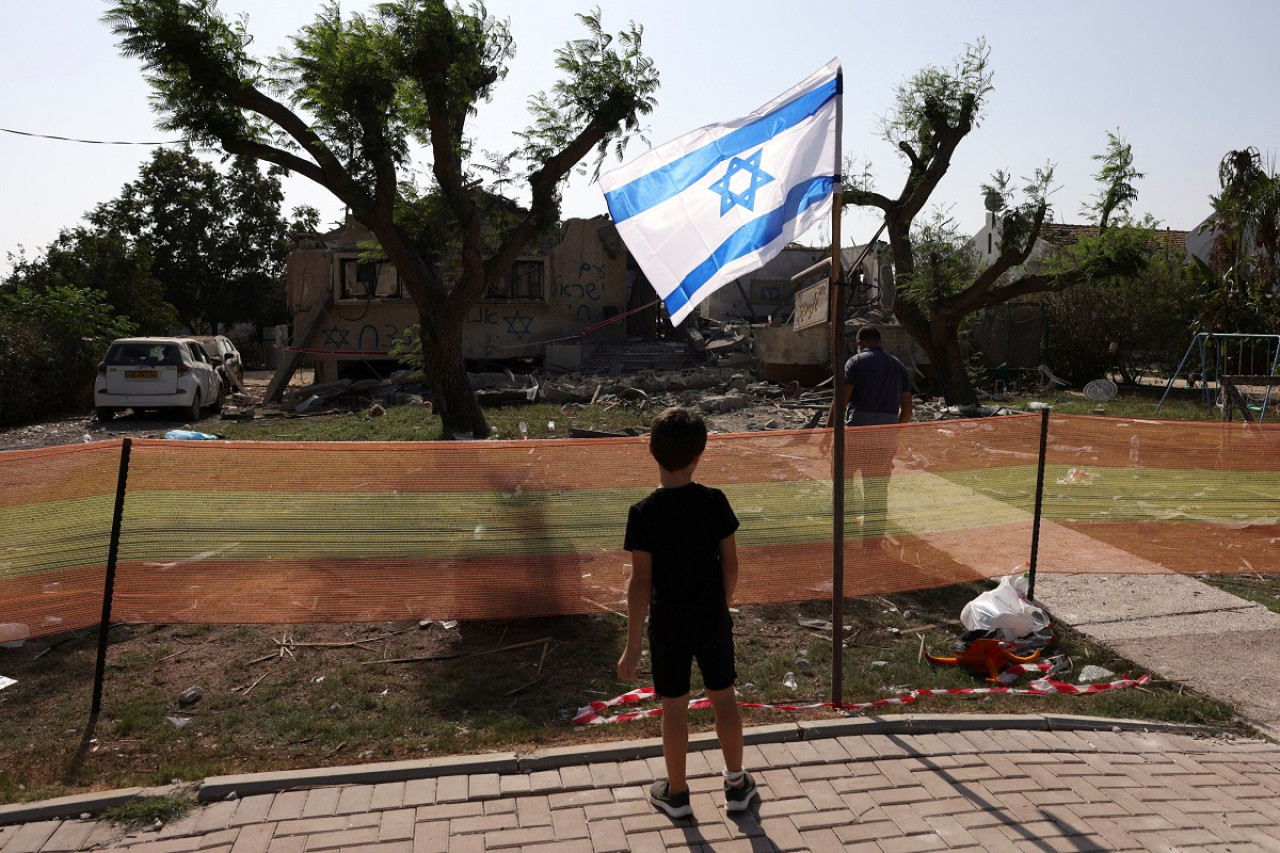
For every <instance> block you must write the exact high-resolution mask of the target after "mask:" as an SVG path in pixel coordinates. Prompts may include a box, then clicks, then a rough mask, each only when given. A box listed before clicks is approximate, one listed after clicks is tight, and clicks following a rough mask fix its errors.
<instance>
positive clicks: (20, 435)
mask: <svg viewBox="0 0 1280 853" xmlns="http://www.w3.org/2000/svg"><path fill="white" fill-rule="evenodd" d="M310 373H311V372H310V370H300V371H298V373H297V374H295V376H294V378H293V379H292V381H291V382H290V383H289V385H290V387H301V386H305V385H307V384H309V383H310V381H311V375H310ZM270 381H271V371H268V370H256V371H246V372H245V375H244V385H245V390H246V391H247V394H248V396H249V397H251V398H253V399H255V400H257V401H258V402H261V400H262V399H263V397H264V396H265V394H266V390H267V384H268V383H269V382H270ZM809 416H810V412H808V411H805V410H789V411H788V410H782V409H780V408H779V407H778V406H777V404H776V402H775V401H773V400H766V399H759V400H755V401H753V404H752V405H748V406H746V407H744V408H741V409H738V410H736V411H733V412H718V413H716V414H715V415H714V416H713V418H714V421H715V424H716V427H717V429H719V431H721V432H739V431H748V430H751V429H759V428H760V425H762V424H766V423H770V422H772V423H773V427H774V428H783V429H798V428H799V427H802V426H804V424H805V421H807V420H808V418H809ZM218 421H219V416H218V415H217V414H215V413H213V412H210V411H206V412H205V414H204V417H203V418H201V419H200V420H199V421H197V422H194V423H192V422H188V421H181V420H178V419H176V418H174V417H171V416H167V415H164V414H157V413H155V412H150V413H144V414H133V413H132V412H131V413H129V414H125V415H116V417H115V418H113V419H112V420H110V421H108V422H102V421H99V420H98V417H97V415H95V414H93V413H92V412H86V413H84V414H80V415H67V416H64V417H61V418H52V419H50V420H47V421H43V422H41V423H37V424H28V425H26V426H20V427H11V428H9V429H3V430H0V450H28V449H31V448H37V447H57V446H60V445H65V444H79V443H81V442H89V441H114V440H115V439H118V438H124V437H126V436H130V437H133V438H162V437H163V436H164V434H165V433H166V432H168V431H169V430H172V429H183V428H190V429H197V430H199V429H201V428H202V425H203V428H204V431H206V432H217V429H216V427H215V426H214V425H215V424H217V422H218Z"/></svg>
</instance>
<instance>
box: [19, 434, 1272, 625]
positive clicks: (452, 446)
mask: <svg viewBox="0 0 1280 853" xmlns="http://www.w3.org/2000/svg"><path fill="white" fill-rule="evenodd" d="M1040 435H1041V418H1040V416H1038V415H1025V416H1012V417H1001V418H985V419H975V420H951V421H938V422H934V423H916V424H909V425H906V426H901V427H897V426H890V427H865V428H861V429H857V430H849V431H847V432H846V443H847V449H846V481H845V484H846V485H845V490H846V498H845V500H846V507H845V510H846V511H845V546H844V552H843V553H844V562H845V585H844V591H845V593H846V594H847V595H865V594H872V593H883V592H893V591H901V590H907V589H916V588H926V587H933V586H941V585H945V584H950V583H955V582H958V581H964V580H973V579H976V578H986V577H994V576H997V575H1000V574H1004V573H1006V572H1008V571H1010V570H1011V569H1012V568H1014V567H1015V566H1017V565H1019V564H1021V563H1023V562H1024V561H1026V560H1027V559H1028V557H1029V555H1030V549H1031V542H1032V536H1033V530H1034V508H1035V498H1036V479H1037V463H1038V459H1039V450H1040ZM1278 437H1280V433H1277V432H1276V431H1275V430H1274V429H1271V428H1269V427H1266V426H1263V425H1259V424H1247V425H1245V424H1216V423H1197V424H1190V423H1182V422H1156V421H1129V420H1115V419H1106V418H1093V417H1081V418H1070V417H1057V416H1055V417H1053V418H1052V419H1051V421H1050V428H1049V435H1048V448H1047V467H1046V472H1045V478H1044V495H1043V522H1042V524H1041V528H1040V536H1039V552H1038V554H1039V560H1038V569H1039V570H1040V571H1063V572H1084V571H1114V572H1130V571H1142V572H1150V571H1183V572H1198V571H1205V570H1218V571H1237V570H1238V571H1250V570H1261V569H1263V567H1265V566H1267V565H1268V564H1267V562H1266V560H1265V559H1264V558H1262V557H1261V554H1262V553H1264V550H1265V549H1266V548H1268V547H1269V548H1272V549H1274V547H1275V542H1276V539H1277V537H1278V536H1280V531H1278V530H1277V526H1276V514H1277V513H1278V512H1280V475H1278V473H1277V468H1278V467H1280V453H1277V450H1278V449H1280V448H1278V447H1277V439H1278ZM1134 438H1136V439H1137V443H1136V445H1135V444H1134V442H1133V439H1134ZM831 444H832V436H831V432H830V431H829V430H811V431H785V432H784V431H779V432H763V433H749V434H735V435H722V436H712V438H711V440H710V442H709V444H708V447H707V451H706V453H705V455H704V457H703V461H702V465H701V467H700V468H699V470H698V479H699V480H700V481H702V482H705V483H708V484H710V485H714V486H717V487H719V488H721V489H723V490H724V491H725V492H726V494H727V495H728V496H729V499H730V501H731V503H732V504H733V506H734V509H735V511H736V512H737V514H738V517H739V518H740V519H741V521H742V528H741V530H740V531H739V533H738V543H739V551H740V555H741V562H742V566H743V571H742V577H741V580H740V583H739V595H738V598H739V601H740V602H741V603H764V602H783V601H799V600H813V599H822V598H827V597H829V596H830V594H831V564H832V544H831V543H832V503H833V496H832V483H831V474H830V470H831V468H830V466H831V461H830V460H831ZM120 453H121V445H120V444H119V443H111V444H106V443H99V444H92V445H86V446H83V447H77V448H69V449H62V450H55V451H11V452H7V453H3V454H0V472H2V473H0V483H3V485H4V486H5V487H6V488H5V489H4V492H3V495H4V496H3V498H0V523H2V524H3V529H4V530H5V532H6V535H5V540H6V541H5V543H4V547H5V551H4V554H5V556H4V558H3V559H2V560H0V582H2V583H3V584H4V589H5V592H4V595H3V598H2V600H0V624H3V623H7V624H9V625H20V626H24V627H25V630H27V631H29V632H30V634H31V635H34V636H39V635H42V634H48V633H55V632H57V631H62V630H67V629H69V628H76V627H82V626H85V625H89V624H92V623H94V622H96V621H97V619H98V618H99V616H100V611H101V601H102V595H103V591H102V584H103V578H104V576H105V571H104V570H105V565H106V561H107V553H108V542H109V535H110V528H111V515H112V507H113V501H114V490H115V484H116V476H117V467H118V464H119V457H120ZM656 483H657V476H656V468H655V465H654V462H653V460H652V458H651V457H650V456H649V454H648V450H647V447H646V440H645V439H644V438H636V439H633V438H626V439H563V440H555V441H523V442H493V441H485V442H456V443H454V442H422V443H301V442H299V443H278V442H213V441H164V440H138V441H133V442H132V444H131V452H130V460H129V469H128V491H127V496H126V499H125V502H124V514H123V524H122V534H121V537H120V541H119V554H118V563H117V574H116V578H115V586H114V595H113V601H112V618H113V619H115V620H120V621H129V622H142V623H264V624H274V623H317V622H348V621H400V620H417V619H425V618H432V619H444V618H458V619H490V618H515V617H530V616H541V615H552V614H563V613H582V612H593V611H602V610H611V611H622V610H623V609H624V596H625V589H626V582H627V570H628V564H629V559H628V555H627V554H626V553H625V552H623V551H621V550H620V548H621V544H622V537H623V528H624V526H625V521H626V510H627V507H628V506H629V505H630V504H631V503H633V502H635V501H636V500H639V499H640V498H641V497H643V496H644V495H645V494H647V493H648V492H649V491H650V490H651V489H652V488H654V486H655V485H656Z"/></svg>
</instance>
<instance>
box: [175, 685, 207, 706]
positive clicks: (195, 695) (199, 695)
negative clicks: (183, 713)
mask: <svg viewBox="0 0 1280 853" xmlns="http://www.w3.org/2000/svg"><path fill="white" fill-rule="evenodd" d="M203 698H204V690H202V689H200V688H199V687H188V688H187V689H186V690H184V691H182V692H181V693H179V694H178V706H179V707H181V708H190V707H191V706H192V705H194V704H196V703H197V702H199V701H200V700H201V699H203Z"/></svg>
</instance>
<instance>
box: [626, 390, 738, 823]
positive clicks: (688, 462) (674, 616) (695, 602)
mask: <svg viewBox="0 0 1280 853" xmlns="http://www.w3.org/2000/svg"><path fill="white" fill-rule="evenodd" d="M706 446H707V427H706V424H704V423H703V422H702V419H701V418H699V417H698V416H697V415H694V414H692V413H690V412H689V411H688V410H686V409H681V408H673V409H667V410H666V411H665V412H663V413H662V414H660V415H658V416H657V417H656V418H654V421H653V426H652V429H651V431H650V434H649V453H650V454H652V455H653V458H654V460H656V461H657V463H658V479H659V483H660V484H661V488H659V489H657V490H656V491H654V492H653V493H652V494H650V495H649V496H648V497H646V498H645V499H644V500H642V501H640V502H639V503H637V504H635V505H634V506H632V507H631V509H630V512H629V513H628V515H627V532H626V539H625V541H624V543H623V547H624V548H625V549H626V550H628V551H630V552H631V581H630V583H629V584H628V585H627V645H626V648H625V649H624V650H623V652H622V657H621V658H619V659H618V677H619V678H622V679H624V680H630V679H633V678H635V677H636V674H637V669H638V667H639V664H640V645H641V640H640V635H641V632H642V629H643V626H644V622H645V614H646V613H648V615H649V652H650V656H651V658H652V664H653V685H654V689H655V691H656V692H657V694H658V696H660V697H661V698H662V754H663V759H664V760H665V762H666V765H667V778H666V779H659V780H658V781H656V782H654V783H653V787H652V788H651V789H650V791H649V800H650V801H651V802H652V803H653V804H654V805H655V806H657V807H658V808H660V809H662V810H663V811H664V812H666V813H667V814H669V815H670V816H672V817H684V816H685V815H689V814H692V813H693V809H692V808H691V807H690V806H689V784H688V780H687V779H686V777H685V761H686V757H687V753H688V750H689V717H688V713H689V676H690V672H691V668H692V664H693V661H694V660H695V659H696V660H697V661H698V669H699V671H700V672H701V673H702V680H703V684H704V686H705V687H706V688H707V697H708V698H709V699H710V700H711V707H712V709H713V710H714V711H715V721H716V736H717V737H718V738H719V739H720V749H721V751H722V752H723V754H724V766H725V771H724V779H725V782H724V797H725V809H726V810H727V811H743V810H745V809H746V808H748V807H749V806H750V804H751V799H752V797H755V796H756V795H757V791H756V783H755V780H753V779H752V778H751V777H750V776H749V775H748V774H747V773H746V772H744V771H743V769H742V717H741V715H740V714H739V713H738V702H737V694H736V692H735V690H734V686H733V685H734V681H736V680H737V677H738V673H737V670H736V669H735V668H734V662H733V620H732V618H731V617H730V616H729V602H730V601H731V600H732V599H733V591H734V587H735V586H737V582H738V551H737V546H736V544H735V542H734V532H735V531H736V530H737V529H738V519H737V516H735V515H734V514H733V509H732V508H731V507H730V506H729V501H728V500H727V499H726V498H725V496H724V493H723V492H721V491H720V490H718V489H712V488H708V487H707V486H703V485H701V484H700V483H695V482H693V472H694V469H696V468H697V467H698V461H699V460H700V459H701V458H702V451H703V450H704V449H705V448H706Z"/></svg>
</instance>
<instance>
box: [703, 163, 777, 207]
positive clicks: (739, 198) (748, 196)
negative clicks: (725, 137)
mask: <svg viewBox="0 0 1280 853" xmlns="http://www.w3.org/2000/svg"><path fill="white" fill-rule="evenodd" d="M762 151H764V149H763V148H761V149H758V150H757V151H756V153H754V154H752V155H750V156H749V157H747V159H745V160H743V159H742V158H741V157H734V158H733V159H732V160H730V161H729V170H728V171H727V172H725V173H724V177H723V178H721V179H720V180H718V181H716V182H715V183H714V184H712V185H711V186H710V187H709V189H710V190H711V191H712V192H714V193H719V194H720V215H721V216H724V215H725V214H726V213H728V212H729V211H730V210H733V206H734V205H735V204H740V205H742V206H743V207H745V208H746V209H747V210H755V206H756V190H758V189H760V187H762V186H764V185H765V184H767V183H769V182H770V181H772V180H773V175H770V174H769V173H767V172H764V171H762V170H761V169H760V154H761V152H762ZM739 172H744V173H746V176H747V187H746V189H744V190H742V191H741V192H734V191H733V186H732V184H733V179H734V177H735V176H736V175H737V174H738V173H739ZM741 183H742V181H741V179H739V181H738V184H739V185H741Z"/></svg>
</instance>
